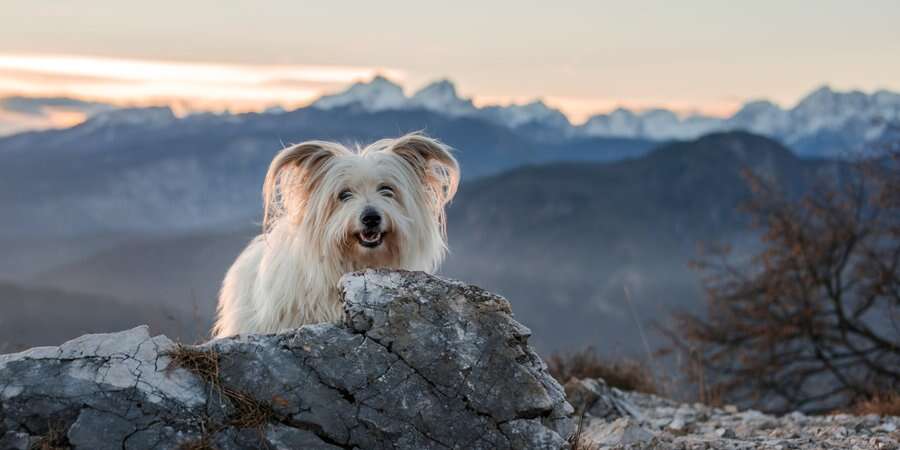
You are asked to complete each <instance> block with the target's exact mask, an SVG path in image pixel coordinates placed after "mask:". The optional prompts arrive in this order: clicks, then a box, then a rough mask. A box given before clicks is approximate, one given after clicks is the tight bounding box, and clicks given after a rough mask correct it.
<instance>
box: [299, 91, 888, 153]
mask: <svg viewBox="0 0 900 450" xmlns="http://www.w3.org/2000/svg"><path fill="white" fill-rule="evenodd" d="M313 106H314V107H315V108H319V109H332V108H337V107H355V108H359V109H361V110H363V111H368V112H377V111H386V110H414V109H425V110H428V111H431V112H434V113H438V114H442V115H446V116H450V117H473V118H479V119H482V120H486V121H488V122H491V123H494V124H498V125H502V126H504V127H507V128H510V129H514V130H519V131H520V132H523V133H527V134H528V135H529V136H530V137H532V138H537V139H539V140H543V141H547V140H559V139H568V138H571V137H611V138H634V139H649V140H655V141H665V140H672V139H677V140H685V139H695V138H697V137H700V136H702V135H704V134H708V133H711V132H715V131H730V130H746V131H750V132H753V133H757V134H762V135H765V136H769V137H772V138H776V139H779V140H781V141H782V142H783V143H784V144H786V145H788V146H790V147H791V148H793V149H794V150H795V151H796V152H798V153H799V154H801V155H811V156H813V155H814V156H836V155H842V154H848V153H854V152H857V151H860V150H864V149H865V148H866V147H867V146H868V145H869V144H871V143H872V142H874V141H877V140H879V139H880V138H881V137H882V135H884V133H885V132H886V130H887V128H888V125H887V124H891V123H897V122H900V94H897V93H893V92H889V91H883V90H882V91H877V92H874V93H872V94H866V93H864V92H860V91H851V92H837V91H834V90H832V89H831V88H829V87H827V86H824V87H821V88H819V89H816V90H815V91H813V92H812V93H810V94H809V95H807V96H806V97H804V98H803V99H802V100H800V101H799V102H798V103H797V105H795V106H794V107H793V108H790V109H783V108H782V107H780V106H779V105H777V104H775V103H772V102H770V101H767V100H754V101H750V102H747V103H746V104H744V106H743V107H742V108H741V109H740V110H738V111H737V112H736V113H735V114H734V115H732V116H731V117H724V118H722V117H708V116H702V115H691V116H687V117H681V116H679V115H677V114H675V113H674V112H672V111H669V110H666V109H651V110H648V111H643V112H635V111H630V110H628V109H624V108H619V109H616V110H615V111H612V112H610V113H608V114H598V115H595V116H593V117H591V118H590V119H589V120H588V121H587V122H585V123H584V124H583V125H578V126H573V125H572V124H571V123H570V122H569V120H568V118H567V117H566V116H565V115H564V114H563V113H562V112H560V111H559V110H558V109H555V108H552V107H550V106H548V105H546V104H545V103H543V102H542V101H540V100H534V101H532V102H530V103H526V104H520V105H516V104H513V105H488V106H484V107H481V108H479V107H476V106H474V105H473V103H472V100H471V99H468V98H462V97H460V96H459V95H458V93H457V91H456V88H455V87H454V85H453V83H451V82H450V81H448V80H439V81H436V82H434V83H431V84H429V85H428V86H425V87H424V88H422V89H421V90H419V91H418V92H416V93H415V94H413V95H412V96H406V95H405V94H404V92H403V88H402V87H401V86H400V85H398V84H396V83H393V82H392V81H390V80H388V79H386V78H384V77H376V78H374V79H373V80H372V81H370V82H368V83H356V84H354V85H353V86H351V87H350V88H349V89H347V90H346V91H344V92H341V93H338V94H334V95H328V96H325V97H322V98H321V99H319V100H317V101H316V102H315V103H314V104H313Z"/></svg>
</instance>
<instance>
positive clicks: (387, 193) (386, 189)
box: [378, 186, 394, 198]
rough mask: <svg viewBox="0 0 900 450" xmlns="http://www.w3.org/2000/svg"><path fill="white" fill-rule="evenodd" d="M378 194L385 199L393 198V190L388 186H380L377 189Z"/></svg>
mask: <svg viewBox="0 0 900 450" xmlns="http://www.w3.org/2000/svg"><path fill="white" fill-rule="evenodd" d="M378 193H379V194H381V195H383V196H385V197H387V198H394V188H392V187H390V186H381V187H380V188H378Z"/></svg>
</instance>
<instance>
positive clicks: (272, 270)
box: [213, 134, 459, 337]
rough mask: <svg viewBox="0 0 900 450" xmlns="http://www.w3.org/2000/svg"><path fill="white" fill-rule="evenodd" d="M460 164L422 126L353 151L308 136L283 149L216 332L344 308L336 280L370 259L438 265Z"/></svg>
mask: <svg viewBox="0 0 900 450" xmlns="http://www.w3.org/2000/svg"><path fill="white" fill-rule="evenodd" d="M458 183H459V165H458V164H457V162H456V160H455V159H454V158H453V156H452V155H451V154H450V152H449V149H448V148H447V147H446V146H445V145H443V144H441V143H440V142H438V141H436V140H434V139H430V138H428V137H425V136H423V135H421V134H409V135H406V136H403V137H400V138H397V139H384V140H381V141H378V142H375V143H374V144H372V145H369V146H368V147H366V148H364V149H362V150H358V151H356V152H354V151H351V150H349V149H347V148H346V147H344V146H342V145H339V144H335V143H332V142H322V141H310V142H304V143H302V144H297V145H294V146H292V147H290V148H287V149H284V150H282V151H281V152H280V153H279V154H278V155H277V156H276V157H275V159H274V160H273V161H272V164H271V165H270V166H269V172H268V174H266V179H265V184H264V187H263V202H264V208H265V209H264V215H263V234H261V235H260V236H257V237H256V238H255V239H253V241H252V242H250V245H249V246H247V248H246V249H245V250H244V251H243V253H241V255H240V256H238V258H237V260H236V261H235V262H234V264H233V265H232V266H231V269H229V270H228V274H227V275H226V276H225V281H224V282H223V284H222V291H221V294H220V296H219V305H218V318H217V320H216V324H215V326H214V328H213V335H214V336H215V337H223V336H230V335H234V334H240V333H270V332H277V331H280V330H284V329H288V328H294V327H298V326H300V325H304V324H309V323H317V322H329V321H337V320H339V319H340V318H341V317H342V305H341V304H340V298H339V294H338V285H337V284H338V280H339V279H340V277H341V275H343V274H344V273H347V272H351V271H355V270H361V269H366V268H377V267H385V268H399V269H408V270H423V271H426V272H433V271H434V270H436V269H437V267H438V265H439V264H440V262H441V260H442V259H443V257H444V254H445V252H446V249H447V245H446V228H445V219H444V207H445V206H446V204H447V202H449V201H450V200H451V199H452V198H453V195H454V194H455V193H456V188H457V185H458Z"/></svg>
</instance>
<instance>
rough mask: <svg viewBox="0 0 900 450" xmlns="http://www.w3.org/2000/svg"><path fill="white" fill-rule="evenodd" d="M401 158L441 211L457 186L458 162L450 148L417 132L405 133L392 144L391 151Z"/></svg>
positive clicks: (454, 193) (454, 192) (451, 197)
mask: <svg viewBox="0 0 900 450" xmlns="http://www.w3.org/2000/svg"><path fill="white" fill-rule="evenodd" d="M390 151H392V152H394V153H395V154H396V155H398V156H400V157H401V158H403V159H404V160H405V161H406V162H407V163H408V164H409V165H410V166H412V168H413V170H415V172H416V174H418V175H419V177H421V178H422V180H423V182H424V183H425V185H426V186H428V187H429V188H430V189H431V190H432V192H433V194H434V195H435V197H436V198H435V200H436V201H437V203H438V204H437V205H436V206H437V207H439V208H443V207H444V206H445V205H446V204H447V203H448V202H450V200H452V199H453V196H454V195H456V189H457V187H459V163H457V162H456V158H454V157H453V155H452V154H451V153H450V148H449V147H448V146H446V145H444V144H443V143H441V142H440V141H438V140H437V139H432V138H430V137H428V136H424V135H422V134H419V133H412V134H407V135H406V136H403V137H399V138H397V139H396V140H395V141H394V144H393V145H392V146H391V150H390Z"/></svg>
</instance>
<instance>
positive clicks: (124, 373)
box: [0, 271, 574, 449]
mask: <svg viewBox="0 0 900 450" xmlns="http://www.w3.org/2000/svg"><path fill="white" fill-rule="evenodd" d="M342 287H343V295H344V302H345V320H344V323H343V324H320V325H313V326H305V327H302V328H299V329H296V330H292V331H289V332H285V333H280V334H273V335H248V336H240V337H236V338H229V339H220V340H216V341H212V342H209V343H207V344H204V345H201V346H199V347H192V348H186V349H182V350H181V351H180V352H178V353H176V354H175V355H170V353H169V352H171V351H173V350H175V349H176V348H177V347H176V345H175V344H174V343H173V342H172V341H170V340H169V339H168V338H166V337H165V336H156V337H151V336H150V334H149V333H148V330H147V328H146V327H138V328H135V329H132V330H128V331H124V332H121V333H115V334H99V335H86V336H82V337H80V338H78V339H75V340H73V341H70V342H67V343H65V344H63V345H61V346H60V347H43V348H34V349H31V350H28V351H25V352H22V353H17V354H11V355H3V356H0V449H4V448H27V447H28V446H31V445H35V444H47V445H50V446H72V447H74V448H89V449H103V448H117V449H118V448H129V449H130V448H177V447H180V446H181V447H185V448H187V447H190V448H259V447H268V448H323V449H326V448H327V449H333V448H362V449H370V448H371V449H377V448H416V449H419V448H422V449H426V448H464V449H469V448H492V449H493V448H517V449H518V448H548V449H549V448H563V447H565V446H566V445H567V444H566V442H565V440H566V437H568V436H569V435H570V434H571V433H572V432H573V431H574V425H573V420H572V418H571V415H572V408H571V406H569V404H568V403H567V402H566V399H565V395H564V392H563V390H562V388H561V387H560V386H559V384H557V383H556V381H555V380H553V378H551V377H550V375H548V373H547V371H546V367H545V366H544V363H543V362H542V360H541V359H540V358H539V357H538V355H537V354H535V352H534V351H533V350H532V349H531V347H529V346H528V343H527V341H528V336H529V334H530V332H529V330H528V329H527V328H525V327H524V326H522V325H521V324H519V323H518V322H516V321H515V320H513V319H512V318H511V313H510V305H509V303H508V302H507V301H506V300H504V299H503V298H501V297H498V296H496V295H493V294H491V293H489V292H486V291H483V290H481V289H479V288H476V287H473V286H468V285H465V284H463V283H459V282H455V281H449V280H444V279H441V278H437V277H433V276H429V275H425V274H422V273H415V272H393V271H366V272H364V273H357V274H352V275H348V276H346V277H345V278H344V279H343V280H342ZM86 313H90V312H89V311H87V312H86ZM173 361H175V363H174V364H173ZM179 365H180V366H183V367H188V368H190V369H191V370H188V369H185V368H183V367H179Z"/></svg>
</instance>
